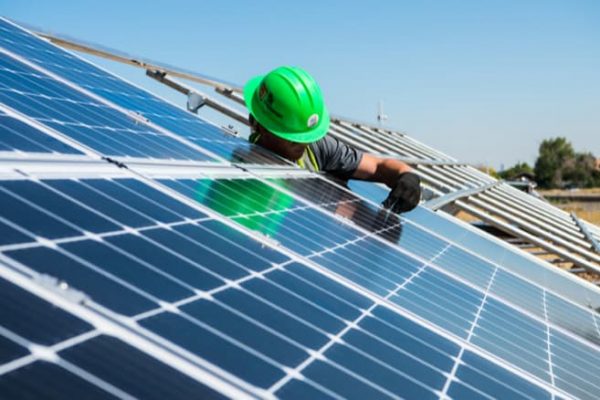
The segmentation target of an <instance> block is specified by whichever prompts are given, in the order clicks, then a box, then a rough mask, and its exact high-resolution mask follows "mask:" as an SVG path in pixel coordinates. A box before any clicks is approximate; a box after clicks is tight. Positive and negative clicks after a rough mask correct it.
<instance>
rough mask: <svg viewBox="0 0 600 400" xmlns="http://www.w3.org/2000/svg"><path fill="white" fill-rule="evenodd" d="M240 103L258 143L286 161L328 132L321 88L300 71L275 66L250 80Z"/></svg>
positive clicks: (294, 158) (327, 117)
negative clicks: (257, 138)
mask: <svg viewBox="0 0 600 400" xmlns="http://www.w3.org/2000/svg"><path fill="white" fill-rule="evenodd" d="M244 100H245V102H246V106H247V107H248V110H249V112H250V116H251V119H250V120H251V124H252V125H253V129H254V130H255V131H256V133H258V134H260V136H261V144H262V145H265V147H268V148H270V149H271V150H273V151H275V152H277V153H279V154H280V155H282V156H283V157H286V158H288V159H290V160H293V161H295V160H297V159H299V158H300V157H301V156H302V153H303V152H304V148H306V145H307V144H308V143H311V142H315V141H317V140H319V139H321V138H322V137H323V136H325V135H326V134H327V130H328V129H329V113H328V112H327V109H326V107H325V103H324V101H323V95H322V94H321V89H320V88H319V86H318V85H317V83H316V82H315V80H314V79H313V78H312V77H311V76H310V75H309V74H308V73H307V72H306V71H304V70H302V69H300V68H296V67H279V68H276V69H274V70H273V71H271V72H269V73H268V74H267V75H264V76H262V75H261V76H257V77H255V78H252V79H250V80H249V81H248V83H246V86H244ZM263 135H264V136H263ZM298 153H299V155H298Z"/></svg>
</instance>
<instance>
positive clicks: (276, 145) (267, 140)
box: [258, 125, 308, 162]
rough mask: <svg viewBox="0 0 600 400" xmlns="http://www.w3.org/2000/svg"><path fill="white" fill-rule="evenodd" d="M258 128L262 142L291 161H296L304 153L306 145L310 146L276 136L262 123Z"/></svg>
mask: <svg viewBox="0 0 600 400" xmlns="http://www.w3.org/2000/svg"><path fill="white" fill-rule="evenodd" d="M258 129H259V132H260V140H259V141H260V144H261V145H262V146H263V147H266V148H267V149H269V150H271V151H272V152H275V153H277V154H279V155H280V156H281V157H283V158H286V159H288V160H290V161H294V162H295V161H297V160H299V159H300V158H301V157H302V155H303V154H304V150H306V146H308V145H307V144H306V143H296V142H290V141H289V140H285V139H282V138H280V137H278V136H275V135H273V134H272V133H271V132H269V131H268V130H266V129H265V128H263V127H262V126H260V125H259V126H258Z"/></svg>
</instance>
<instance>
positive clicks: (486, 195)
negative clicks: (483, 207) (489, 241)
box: [473, 191, 591, 249]
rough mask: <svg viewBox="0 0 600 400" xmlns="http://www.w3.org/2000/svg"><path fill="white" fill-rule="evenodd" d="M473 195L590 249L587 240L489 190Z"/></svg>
mask: <svg viewBox="0 0 600 400" xmlns="http://www.w3.org/2000/svg"><path fill="white" fill-rule="evenodd" d="M473 197H476V198H479V199H481V200H482V201H485V202H486V203H489V204H492V205H494V206H496V207H498V208H499V209H501V210H504V211H505V212H507V213H509V214H512V215H514V216H515V217H518V218H520V219H522V220H523V221H526V223H530V224H533V225H536V226H538V227H540V228H543V229H544V230H546V231H547V232H550V233H552V234H554V235H556V236H559V237H561V238H563V239H565V240H568V241H570V242H571V243H573V244H574V245H577V246H580V247H582V248H583V249H590V247H591V246H590V244H589V243H588V242H586V241H585V240H582V239H580V238H578V237H576V235H572V234H570V233H568V232H565V231H564V230H562V229H560V228H557V227H554V226H552V225H551V224H548V223H546V222H545V221H543V220H540V219H539V217H537V218H536V216H533V215H531V214H530V213H528V212H526V211H522V210H520V209H519V208H518V206H514V204H513V203H512V202H511V201H510V200H509V201H504V199H499V198H498V197H497V196H495V195H494V194H493V193H491V192H489V191H484V192H481V193H478V194H477V195H475V196H473Z"/></svg>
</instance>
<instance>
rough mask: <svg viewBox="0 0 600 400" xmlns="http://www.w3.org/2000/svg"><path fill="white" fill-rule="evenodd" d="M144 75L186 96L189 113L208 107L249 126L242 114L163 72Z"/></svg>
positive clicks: (148, 70)
mask: <svg viewBox="0 0 600 400" xmlns="http://www.w3.org/2000/svg"><path fill="white" fill-rule="evenodd" d="M146 75H148V76H149V77H150V78H152V79H155V80H157V81H158V82H161V83H163V84H165V85H167V86H169V87H170V88H172V89H175V90H177V91H178V92H180V93H182V94H184V95H186V96H188V111H190V112H193V113H196V112H197V111H198V109H199V108H200V107H202V106H208V107H210V108H213V109H215V110H217V111H219V112H220V113H222V114H225V115H226V116H228V117H230V118H233V119H235V120H236V121H238V122H241V123H242V124H244V125H249V122H248V117H247V116H246V114H242V113H241V112H239V111H237V110H235V109H233V108H231V107H229V106H227V105H225V104H223V103H221V102H219V101H217V100H215V99H213V98H211V97H209V96H208V95H206V94H204V93H202V92H199V91H198V90H196V89H193V88H191V87H188V86H186V85H185V84H183V83H181V82H178V81H176V80H174V79H172V78H170V77H169V76H167V73H166V72H164V71H155V70H150V69H147V70H146Z"/></svg>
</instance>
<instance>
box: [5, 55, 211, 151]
mask: <svg viewBox="0 0 600 400" xmlns="http://www.w3.org/2000/svg"><path fill="white" fill-rule="evenodd" d="M0 76H1V77H2V82H1V83H0V101H2V102H3V103H4V104H5V105H6V106H8V107H11V108H12V109H14V110H16V111H18V112H20V113H22V114H24V115H26V116H28V117H29V118H31V119H33V120H35V121H37V122H39V123H41V124H43V125H45V126H47V127H49V128H51V129H53V130H55V131H58V132H61V133H62V134H64V135H66V136H68V137H70V138H72V139H74V140H76V141H78V142H80V143H82V144H83V145H85V146H87V147H88V148H91V149H93V150H96V151H98V152H99V153H102V154H104V155H108V156H123V157H125V156H128V157H150V158H158V159H183V160H196V161H206V160H211V158H210V156H208V155H206V154H204V153H202V152H200V151H198V150H195V149H193V148H190V147H189V146H186V145H185V144H183V143H181V142H179V141H178V140H175V139H174V138H172V137H169V136H168V135H164V134H162V133H160V132H158V131H156V130H154V129H152V128H151V127H149V126H145V125H143V124H141V123H140V122H136V121H135V119H134V118H133V117H132V116H128V115H126V114H124V113H122V112H120V111H118V110H116V109H113V108H111V107H109V106H107V105H106V104H103V103H101V102H99V101H97V100H95V99H93V98H90V97H89V96H86V95H85V94H83V93H81V92H79V91H77V90H75V89H74V88H72V87H69V86H68V85H66V84H64V83H62V82H59V81H57V80H55V79H53V78H52V77H50V76H47V75H44V74H43V73H42V72H40V71H38V70H36V69H35V68H33V67H31V66H29V65H26V64H24V63H22V62H20V61H17V60H15V59H13V58H11V57H9V56H7V55H6V54H5V53H2V54H1V55H0Z"/></svg>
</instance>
